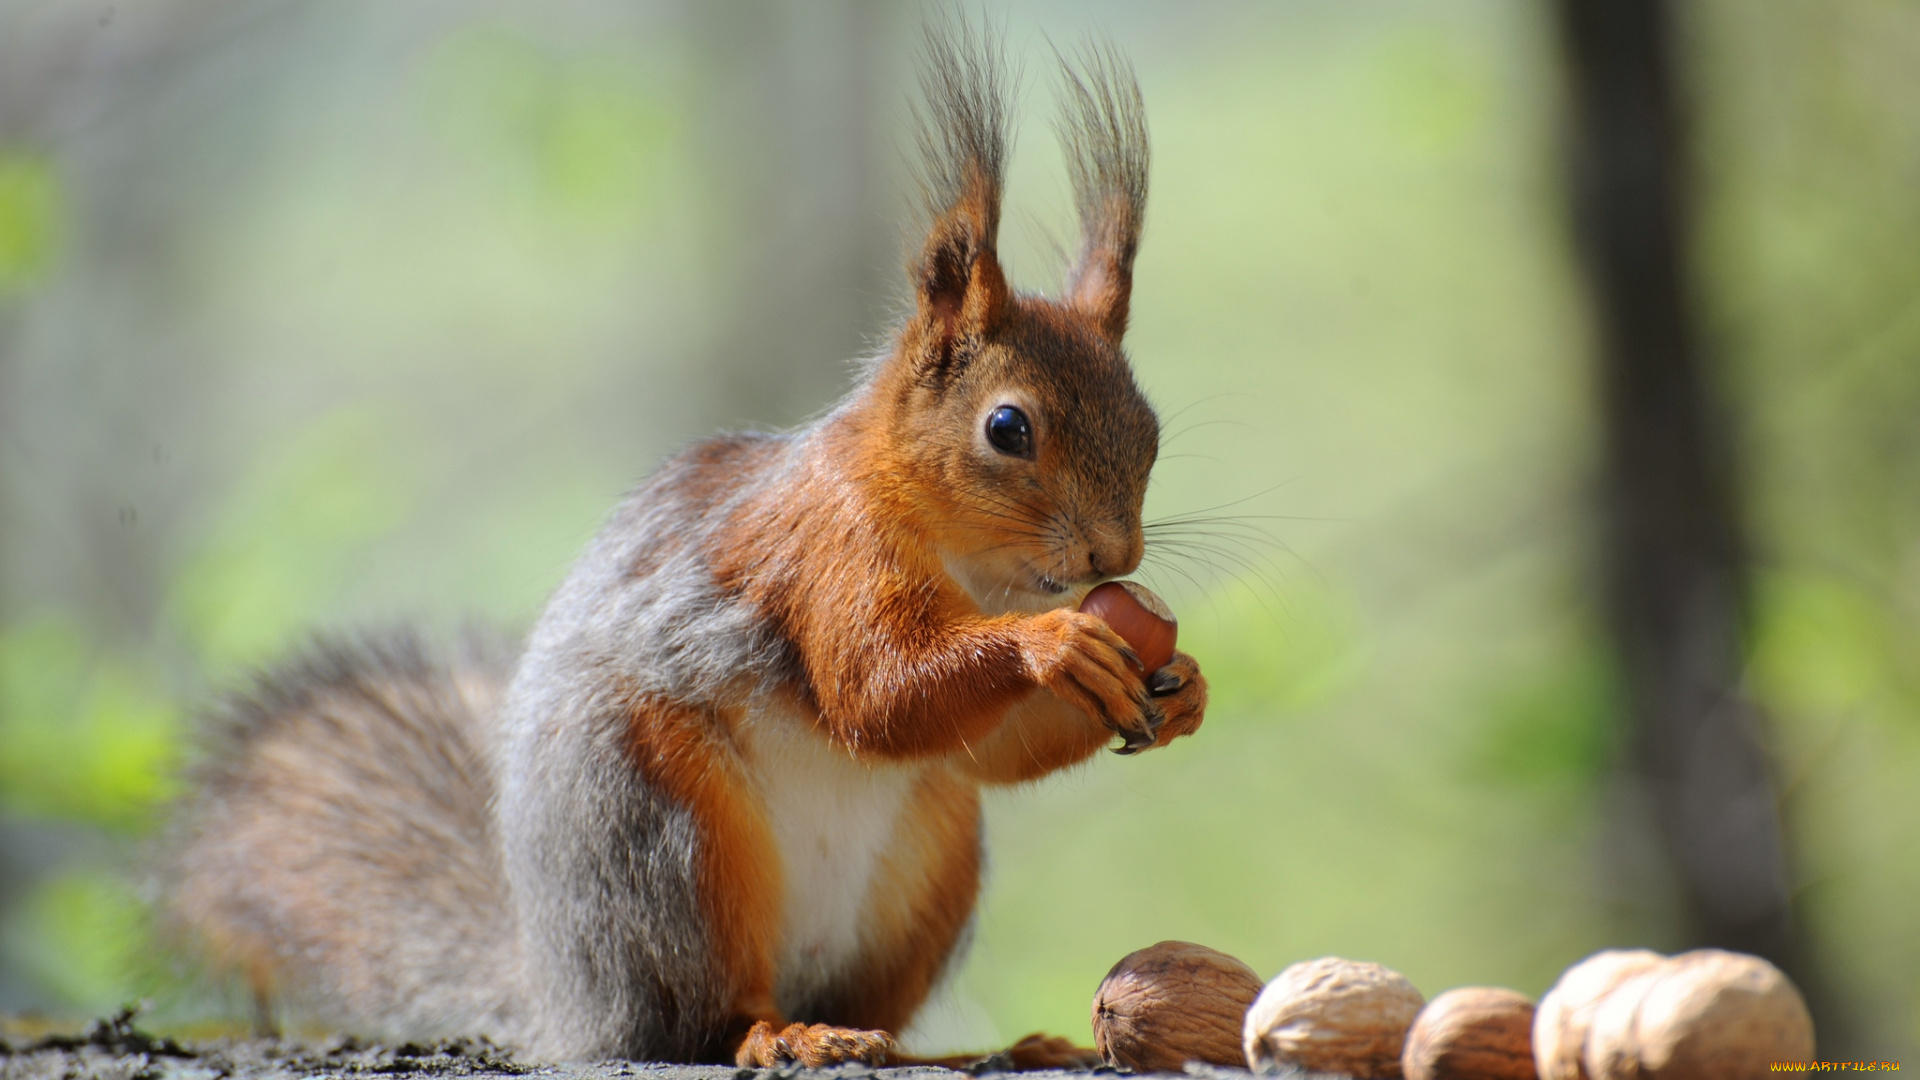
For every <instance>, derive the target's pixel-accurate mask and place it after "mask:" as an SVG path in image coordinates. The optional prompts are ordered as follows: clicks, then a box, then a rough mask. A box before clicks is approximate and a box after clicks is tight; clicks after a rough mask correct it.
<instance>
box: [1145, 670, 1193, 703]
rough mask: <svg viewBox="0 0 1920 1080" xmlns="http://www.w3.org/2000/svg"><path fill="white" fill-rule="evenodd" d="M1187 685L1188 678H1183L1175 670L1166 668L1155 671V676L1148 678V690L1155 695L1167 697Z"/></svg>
mask: <svg viewBox="0 0 1920 1080" xmlns="http://www.w3.org/2000/svg"><path fill="white" fill-rule="evenodd" d="M1185 685H1187V680H1185V679H1183V678H1181V677H1180V676H1179V675H1178V674H1176V673H1174V672H1171V671H1166V670H1164V669H1163V670H1160V671H1156V672H1154V673H1153V678H1151V679H1148V680H1147V690H1148V691H1149V692H1151V693H1152V694H1153V696H1154V697H1166V696H1167V695H1168V694H1171V693H1174V692H1176V691H1178V690H1179V689H1180V688H1181V687H1183V686H1185Z"/></svg>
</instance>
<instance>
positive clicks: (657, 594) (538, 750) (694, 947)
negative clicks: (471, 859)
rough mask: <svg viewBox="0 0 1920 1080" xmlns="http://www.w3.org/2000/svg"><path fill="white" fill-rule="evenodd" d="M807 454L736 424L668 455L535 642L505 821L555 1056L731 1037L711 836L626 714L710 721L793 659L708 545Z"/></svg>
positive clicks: (517, 711) (545, 1040)
mask: <svg viewBox="0 0 1920 1080" xmlns="http://www.w3.org/2000/svg"><path fill="white" fill-rule="evenodd" d="M796 449H797V447H796V444H795V443H794V442H793V441H792V440H791V438H790V437H780V436H736V437H732V438H727V439H720V440H714V441H711V442H708V443H703V444H701V445H699V446H696V447H694V448H693V449H691V450H689V451H687V452H686V453H684V454H682V455H681V456H679V457H678V458H676V459H674V460H673V461H670V462H669V463H667V464H666V465H665V466H664V467H663V468H661V469H660V471H659V472H657V473H655V474H654V475H653V476H652V477H651V478H649V479H648V481H647V482H646V483H645V484H643V485H642V486H641V487H640V488H639V489H638V490H636V491H635V492H634V493H633V494H632V495H630V496H629V497H628V498H627V499H626V500H625V501H624V502H623V503H622V505H621V506H620V507H619V509H618V510H616V511H615V513H614V515H613V517H612V519H611V520H610V521H609V522H608V523H607V526H606V527H605V528H604V529H603V530H602V531H601V533H600V535H599V537H598V538H597V539H596V540H595V541H594V542H593V544H592V545H591V546H590V547H589V548H588V550H587V552H586V554H585V555H584V556H583V557H582V558H581V559H580V561H579V563H578V564H576V566H575V567H574V570H573V573H572V574H571V575H570V576H569V577H568V578H567V581H566V583H565V584H563V585H562V586H561V587H560V589H559V591H558V593H557V594H556V595H555V596H554V598H553V600H552V602H551V603H550V604H549V605H548V606H547V610H546V613H545V615H544V616H543V617H542V618H541V620H540V622H539V624H538V625H537V626H536V627H535V629H534V631H533V634H532V637H531V638H530V640H529V641H528V644H527V650H526V655H525V656H524V657H523V659H522V661H521V663H520V668H519V671H518V674H517V675H516V676H515V678H514V681H513V685H512V689H511V691H510V692H509V694H508V698H507V704H506V708H505V711H504V715H503V720H504V724H503V727H502V738H501V743H500V757H499V759H498V761H499V763H498V771H499V774H500V778H501V784H500V791H499V802H498V807H497V815H496V817H497V820H498V821H499V822H500V827H501V838H502V841H503V848H502V850H503V856H504V860H505V867H506V873H507V879H508V881H509V882H510V883H511V887H512V893H513V902H514V907H515V914H516V922H517V924H518V926H519V932H520V940H521V942H522V950H523V952H524V954H525V955H526V956H527V958H528V961H529V963H528V970H527V975H528V978H529V984H530V985H529V989H530V990H531V994H532V999H533V1000H534V1001H535V1002H536V1003H537V1004H536V1008H535V1011H534V1013H533V1015H532V1017H531V1018H530V1019H531V1023H532V1027H531V1030H530V1032H529V1037H530V1041H531V1043H532V1046H533V1048H534V1049H535V1051H536V1052H537V1053H539V1054H541V1055H542V1056H547V1057H557V1058H581V1057H597V1056H609V1055H616V1054H617V1055H623V1056H631V1057H645V1058H653V1059H666V1060H690V1059H700V1058H711V1057H712V1056H714V1055H715V1054H716V1053H717V1052H719V1051H720V1049H721V1048H719V1047H716V1046H714V1045H711V1042H712V1040H714V1039H715V1038H716V1037H717V1036H718V1035H719V1034H720V1033H721V1032H722V1031H723V1030H724V1029H725V1027H726V1024H727V1022H728V1021H729V1020H730V1019H732V1018H731V1017H730V1016H728V1015H727V1010H728V1008H729V1007H730V1005H731V1004H732V990H733V988H732V987H728V986H724V985H720V984H719V983H718V982H717V976H716V973H715V972H714V971H713V970H712V967H711V964H710V962H709V960H708V957H710V956H711V955H712V952H713V950H712V949H711V947H710V946H711V943H710V942H709V941H708V940H707V939H706V930H705V927H706V914H705V912H704V911H703V910H702V909H700V907H699V897H698V896H697V895H696V893H695V872H696V868H697V860H698V858H699V850H698V849H699V844H700V837H699V835H698V833H697V832H696V830H695V827H694V822H693V820H692V818H691V816H690V815H689V813H688V812H687V810H686V809H685V808H683V807H679V806H676V805H673V804H671V803H669V802H668V801H666V800H665V799H663V798H662V797H661V796H660V795H659V794H658V793H656V792H654V791H651V790H649V789H648V788H647V787H646V785H645V784H644V783H643V782H642V780H641V778H640V776H639V774H638V773H637V772H636V771H635V768H634V765H633V762H632V758H631V756H630V751H629V740H630V735H629V725H630V724H631V722H632V721H631V716H632V706H633V703H634V702H635V701H636V700H644V699H647V698H654V699H656V700H661V701H671V702H673V703H674V705H675V706H676V707H679V708H684V709H691V710H693V711H695V712H700V711H707V712H708V713H709V715H710V714H711V711H712V710H716V709H720V708H726V707H739V706H742V705H745V704H746V703H748V702H749V701H750V700H751V699H752V698H753V697H754V696H755V695H757V694H760V693H763V692H765V691H766V690H767V689H768V688H769V687H770V686H771V685H772V684H773V683H774V682H776V681H778V678H779V675H780V673H781V672H782V671H784V670H786V669H787V668H788V667H789V666H790V665H791V664H792V660H791V659H790V656H789V654H788V652H787V648H786V646H785V645H784V643H782V642H781V641H779V640H778V639H777V638H774V637H772V636H771V635H770V634H769V633H768V632H767V631H766V630H765V629H764V627H765V625H766V623H765V620H764V619H763V618H761V617H759V616H758V615H757V614H756V613H755V612H753V611H752V610H749V609H748V607H747V606H746V604H745V602H744V601H743V600H741V599H740V598H738V597H735V596H731V595H728V594H726V593H724V592H722V591H721V589H720V587H719V585H718V584H717V583H716V581H715V580H714V574H713V571H712V569H711V567H709V566H708V565H707V563H706V561H705V559H704V557H703V556H702V554H701V552H702V550H703V549H704V548H705V547H706V541H707V539H708V537H709V535H710V534H711V533H712V532H713V531H714V530H715V529H717V528H720V527H722V526H723V524H724V522H725V520H726V518H727V517H728V515H729V513H730V512H731V510H732V508H733V507H734V506H735V505H737V504H738V502H739V500H740V499H741V498H743V497H744V496H746V495H749V494H751V493H753V492H755V491H758V490H762V489H763V488H764V485H768V484H774V483H778V482H779V479H780V476H781V474H783V473H784V472H785V471H786V470H787V469H788V468H790V467H791V458H792V456H793V454H794V452H795V451H796ZM715 723H716V728H715V734H716V742H720V741H724V735H723V734H722V733H721V732H719V730H718V725H717V721H716V722H715Z"/></svg>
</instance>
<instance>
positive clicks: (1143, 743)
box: [1113, 731, 1154, 757]
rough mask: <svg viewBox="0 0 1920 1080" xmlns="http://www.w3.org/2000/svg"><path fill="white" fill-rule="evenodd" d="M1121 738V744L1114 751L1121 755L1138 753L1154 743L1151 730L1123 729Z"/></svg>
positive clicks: (1127, 755)
mask: <svg viewBox="0 0 1920 1080" xmlns="http://www.w3.org/2000/svg"><path fill="white" fill-rule="evenodd" d="M1120 739H1121V745H1119V746H1116V747H1114V748H1113V752H1114V753H1116V754H1119V755H1120V756H1121V757H1129V756H1131V755H1133V754H1137V753H1139V752H1140V751H1142V750H1145V749H1147V748H1148V747H1150V746H1152V745H1153V743H1154V737H1153V732H1151V731H1123V732H1121V733H1120Z"/></svg>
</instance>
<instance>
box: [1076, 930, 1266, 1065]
mask: <svg viewBox="0 0 1920 1080" xmlns="http://www.w3.org/2000/svg"><path fill="white" fill-rule="evenodd" d="M1259 993H1260V976H1258V975H1255V974H1254V973H1253V969H1252V968H1250V967H1248V966H1247V965H1245V964H1243V963H1241V962H1240V961H1238V960H1235V959H1234V958H1233V957H1231V956H1228V955H1227V954H1226V953H1223V952H1216V951H1214V950H1212V949H1209V948H1207V947H1206V946H1204V945H1195V944H1192V943H1190V942H1185V941H1163V942H1161V943H1160V944H1158V945H1153V946H1149V947H1148V948H1145V949H1141V950H1140V951H1138V952H1134V953H1129V954H1128V955H1127V956H1125V957H1124V958H1122V959H1121V961H1120V962H1119V963H1117V964H1115V965H1113V970H1112V971H1109V972H1107V977H1106V978H1105V979H1102V980H1101V981H1100V989H1099V990H1098V991H1096V992H1095V993H1094V995H1093V1045H1094V1048H1095V1049H1097V1050H1099V1051H1100V1057H1101V1058H1102V1059H1103V1060H1104V1061H1106V1063H1107V1064H1109V1065H1119V1066H1125V1067H1127V1068H1130V1069H1134V1070H1136V1071H1138V1072H1179V1071H1180V1069H1181V1068H1182V1067H1183V1066H1185V1065H1186V1063H1187V1062H1189V1061H1204V1062H1207V1063H1209V1064H1213V1065H1231V1066H1238V1065H1240V1064H1241V1063H1242V1062H1243V1061H1244V1058H1243V1057H1242V1055H1241V1049H1240V1025H1241V1020H1242V1019H1243V1018H1244V1017H1245V1016H1246V1014H1247V1006H1248V1005H1251V1004H1252V1003H1253V999H1254V997H1255V995H1257V994H1259Z"/></svg>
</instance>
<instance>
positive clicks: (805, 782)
mask: <svg viewBox="0 0 1920 1080" xmlns="http://www.w3.org/2000/svg"><path fill="white" fill-rule="evenodd" d="M807 723H808V721H807V720H806V719H803V718H802V717H799V716H797V715H793V714H790V713H789V714H774V715H767V714H762V715H761V716H759V717H756V718H755V722H753V723H751V724H750V725H748V738H747V740H746V741H747V755H748V760H749V764H750V767H751V768H752V769H753V771H754V772H755V773H756V774H757V776H758V779H759V782H760V792H761V797H762V798H763V799H764V800H765V803H766V810H767V818H768V821H769V823H770V824H771V825H772V828H773V837H774V843H775V844H776V845H777V846H778V847H779V849H780V860H781V864H782V870H783V874H782V877H783V880H784V884H785V888H786V895H785V897H784V900H783V904H782V908H783V919H782V933H781V941H780V949H779V953H778V956H777V961H776V962H777V965H778V966H777V969H776V973H775V976H774V980H775V981H774V996H775V998H776V1000H777V1001H778V1002H779V1005H780V1007H781V1009H782V1010H786V1011H788V1012H789V1013H791V1012H792V1011H793V1010H795V1009H797V1008H798V1007H800V1006H801V1005H803V1004H804V1003H805V1002H807V1001H809V1000H810V999H812V998H814V997H815V996H816V995H817V994H818V992H819V991H820V989H821V988H822V987H824V986H825V985H826V984H827V983H828V982H829V981H830V980H831V979H832V978H833V977H834V976H835V975H838V974H840V973H841V972H843V971H845V970H846V969H847V968H848V966H849V965H851V964H852V963H853V962H854V960H855V959H856V957H857V956H858V954H859V952H860V948H861V945H862V944H863V939H862V927H863V922H864V916H865V913H866V911H867V906H868V896H869V893H870V892H871V890H872V887H873V881H874V876H875V873H876V871H878V869H879V868H880V865H881V861H882V858H883V856H884V854H885V852H886V850H887V848H888V846H889V845H890V844H891V843H892V842H893V839H894V835H895V826H896V823H897V822H898V820H899V818H900V816H901V814H902V813H903V812H904V811H905V810H906V808H907V799H908V797H909V796H910V795H911V794H912V791H913V786H914V783H915V781H916V780H917V779H918V777H919V773H920V770H921V768H924V766H910V765H871V764H868V763H865V762H860V761H855V760H854V759H853V758H852V757H850V756H849V755H848V754H847V753H846V752H845V751H843V750H840V749H837V748H835V747H834V746H833V745H831V744H830V743H828V742H827V741H826V740H825V739H824V738H822V737H820V735H818V734H816V733H814V732H811V731H808V730H805V729H804V726H803V725H806V724H807Z"/></svg>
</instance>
